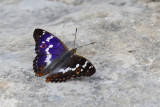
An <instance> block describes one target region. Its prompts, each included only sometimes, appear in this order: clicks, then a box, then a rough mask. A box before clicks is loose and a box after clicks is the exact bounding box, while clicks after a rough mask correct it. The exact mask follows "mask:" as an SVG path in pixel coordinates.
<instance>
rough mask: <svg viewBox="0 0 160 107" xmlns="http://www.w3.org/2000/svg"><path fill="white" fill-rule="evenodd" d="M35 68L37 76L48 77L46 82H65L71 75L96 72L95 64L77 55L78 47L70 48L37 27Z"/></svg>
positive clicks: (89, 74)
mask: <svg viewBox="0 0 160 107" xmlns="http://www.w3.org/2000/svg"><path fill="white" fill-rule="evenodd" d="M33 38H34V40H35V43H36V44H35V52H36V54H37V56H36V57H35V59H34V60H33V70H34V72H35V75H36V76H44V75H47V74H48V75H47V77H46V82H63V81H66V80H67V79H70V78H71V77H74V78H76V77H81V76H87V77H88V76H91V75H93V74H94V73H95V72H96V69H95V67H94V66H93V64H92V63H91V62H90V61H89V60H87V59H86V58H84V57H83V56H79V55H75V53H76V50H77V48H73V49H71V50H68V48H67V47H66V45H65V44H64V43H63V42H62V41H61V40H60V39H58V38H57V37H56V36H55V35H53V34H51V33H49V32H47V31H45V30H43V29H35V31H34V33H33Z"/></svg>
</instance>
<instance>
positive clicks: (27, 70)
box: [0, 0, 160, 107]
mask: <svg viewBox="0 0 160 107" xmlns="http://www.w3.org/2000/svg"><path fill="white" fill-rule="evenodd" d="M159 12H160V2H159V0H141V1H140V0H1V1H0V28H1V29H0V50H1V51H0V64H1V66H0V67H1V72H0V106H1V107H35V106H38V107H133V106H134V107H153V106H154V107H156V106H157V107H158V106H160V102H159V101H160V55H159V52H160V14H159ZM76 27H78V34H77V46H81V45H84V44H86V43H90V42H93V41H96V42H97V43H96V44H95V45H91V46H87V47H84V48H82V49H79V50H78V54H80V55H82V56H85V57H86V58H88V59H89V60H90V61H91V62H92V63H93V64H94V65H95V67H96V69H97V72H96V73H95V75H93V76H92V77H90V78H87V77H86V78H80V79H76V80H69V81H67V82H65V83H46V82H45V77H35V76H34V75H35V74H34V72H33V70H32V61H33V59H34V57H35V55H36V54H35V52H34V48H35V47H34V45H35V43H34V40H33V31H34V29H35V28H43V29H46V30H48V31H49V32H52V33H54V34H55V35H57V36H58V37H59V38H61V40H62V41H63V42H64V43H65V44H66V45H67V46H68V47H69V48H70V49H71V48H72V46H73V40H74V32H75V28H76Z"/></svg>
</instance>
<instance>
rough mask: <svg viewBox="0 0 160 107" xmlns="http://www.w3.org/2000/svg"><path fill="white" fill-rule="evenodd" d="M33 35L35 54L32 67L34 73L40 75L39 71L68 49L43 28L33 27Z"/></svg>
mask: <svg viewBox="0 0 160 107" xmlns="http://www.w3.org/2000/svg"><path fill="white" fill-rule="evenodd" d="M33 37H34V40H35V42H36V48H35V51H36V54H37V56H36V57H35V59H34V61H33V69H34V72H35V73H36V75H39V76H42V74H41V71H42V70H43V69H44V68H45V67H46V66H47V65H49V64H50V63H51V61H53V60H55V59H57V58H58V57H59V56H60V55H61V54H63V53H65V52H66V51H68V49H67V47H66V46H65V44H64V43H63V42H62V41H61V40H59V39H58V38H57V37H56V36H54V35H53V34H51V33H49V32H47V31H45V30H42V29H35V31H34V34H33ZM40 74H41V75H40Z"/></svg>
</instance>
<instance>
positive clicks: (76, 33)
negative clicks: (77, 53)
mask: <svg viewBox="0 0 160 107" xmlns="http://www.w3.org/2000/svg"><path fill="white" fill-rule="evenodd" d="M76 36H77V28H76V32H75V38H74V47H73V48H75V45H76Z"/></svg>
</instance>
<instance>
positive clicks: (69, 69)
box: [46, 55, 96, 82]
mask: <svg viewBox="0 0 160 107" xmlns="http://www.w3.org/2000/svg"><path fill="white" fill-rule="evenodd" d="M95 72H96V69H95V67H94V66H93V65H92V63H91V62H90V61H89V60H87V59H86V58H84V57H82V56H79V55H73V56H72V58H71V60H70V62H69V64H68V66H66V67H64V68H61V69H60V70H59V71H58V73H54V72H52V73H50V74H49V75H48V77H47V78H46V81H47V82H62V81H66V80H67V79H69V78H71V77H74V78H75V77H81V76H91V75H93V74H94V73H95Z"/></svg>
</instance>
